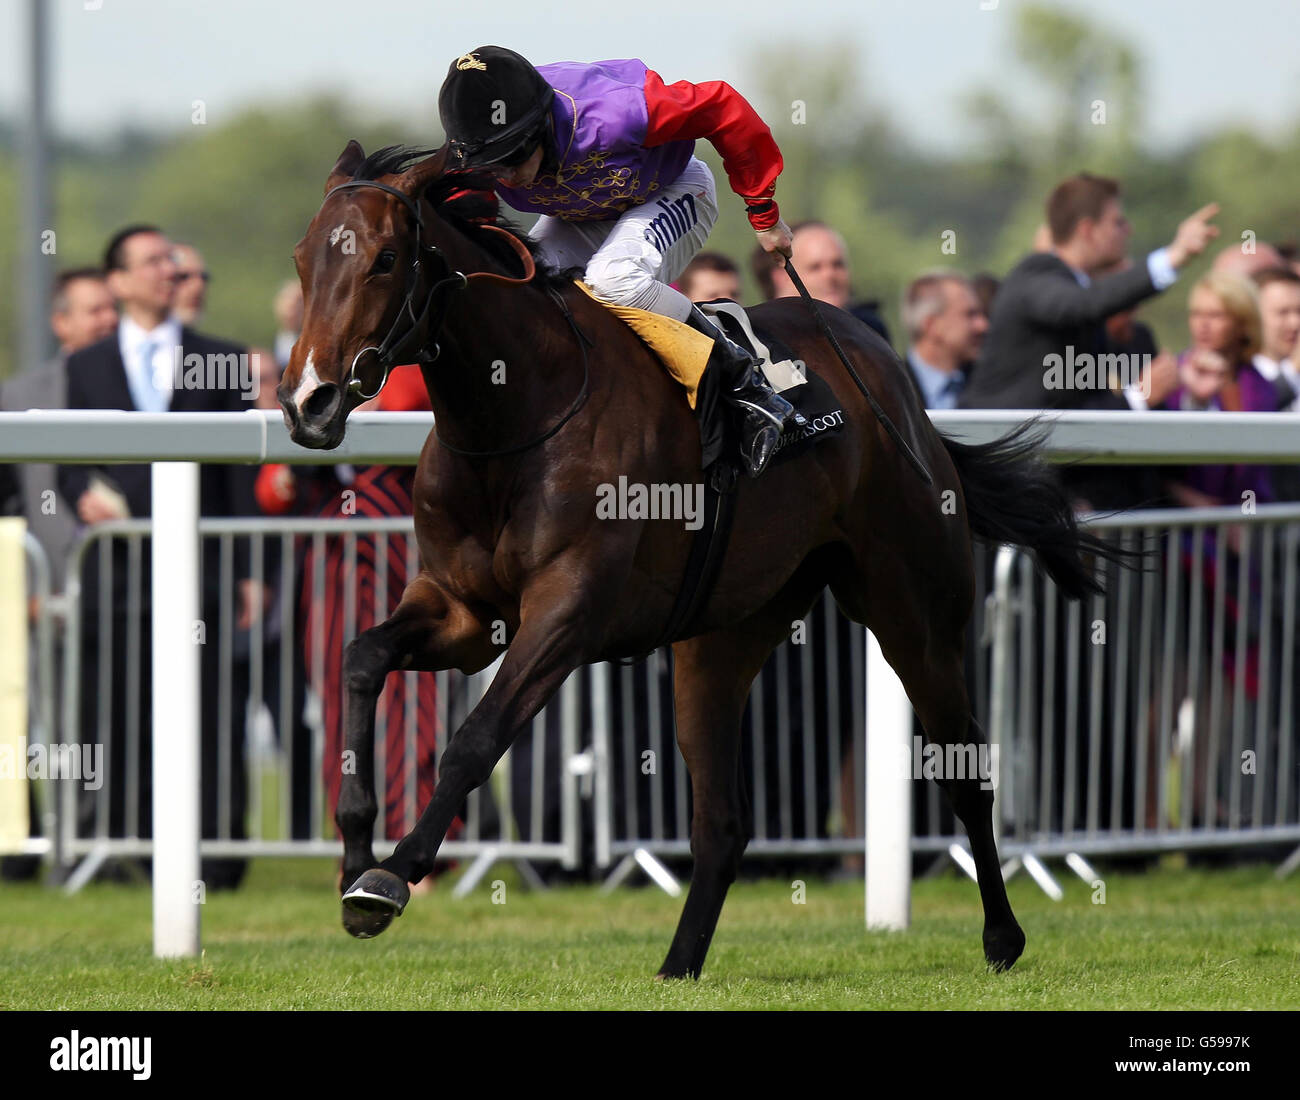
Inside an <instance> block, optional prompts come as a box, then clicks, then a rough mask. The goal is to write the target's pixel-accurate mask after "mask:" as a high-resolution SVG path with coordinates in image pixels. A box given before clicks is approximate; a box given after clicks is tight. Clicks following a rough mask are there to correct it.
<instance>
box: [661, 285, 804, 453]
mask: <svg viewBox="0 0 1300 1100" xmlns="http://www.w3.org/2000/svg"><path fill="white" fill-rule="evenodd" d="M686 323H687V324H688V325H690V326H691V328H693V329H695V330H696V331H698V332H702V333H704V335H705V336H707V337H709V339H711V340H712V341H713V342H714V345H715V346H714V352H713V355H712V356H711V357H710V359H709V362H710V363H714V362H716V363H717V369H720V370H721V371H722V382H723V388H722V393H723V398H724V399H725V400H726V401H727V402H728V403H729V404H731V405H733V406H735V407H736V408H737V409H739V410H740V411H741V412H742V413H743V414H744V415H743V418H742V421H741V445H740V446H741V453H742V454H743V455H744V458H745V462H746V464H747V466H748V468H749V476H750V477H758V475H759V474H761V473H762V472H763V468H764V467H765V466H766V465H767V463H768V460H769V459H771V457H772V453H773V451H775V450H776V445H777V442H778V441H779V440H780V438H781V433H782V432H783V431H795V430H798V429H802V428H806V427H807V426H808V421H807V420H805V419H804V417H803V416H802V415H801V414H800V413H798V412H797V411H796V410H795V407H794V406H793V405H791V404H790V402H789V401H787V400H786V399H785V398H784V397H782V396H781V395H780V394H779V393H777V392H776V391H775V390H774V389H772V386H771V384H770V383H769V382H768V380H767V377H766V376H765V375H764V374H763V371H762V369H761V368H760V367H759V364H758V361H757V360H756V359H754V357H753V356H752V355H750V354H749V352H747V351H746V350H745V349H744V348H743V347H741V346H740V345H739V344H737V343H736V342H735V341H733V340H732V339H731V338H730V337H729V336H728V335H727V334H726V332H724V331H723V329H722V326H721V325H719V324H715V323H714V322H713V321H712V320H711V319H710V318H709V317H708V316H707V315H706V314H705V313H704V312H703V311H702V310H701V309H700V307H699V306H696V305H693V306H691V313H690V316H689V317H688V318H687V319H686Z"/></svg>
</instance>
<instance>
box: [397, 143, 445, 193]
mask: <svg viewBox="0 0 1300 1100" xmlns="http://www.w3.org/2000/svg"><path fill="white" fill-rule="evenodd" d="M446 168H447V147H446V146H445V145H444V146H443V147H442V148H441V149H439V150H438V151H437V152H436V153H434V154H432V155H431V156H427V157H425V158H424V160H422V161H420V162H419V163H418V164H413V165H411V167H410V168H408V169H407V170H406V171H405V172H403V173H402V174H401V175H400V176H398V177H397V179H395V180H394V181H393V186H394V187H396V188H397V189H398V190H399V191H402V192H404V193H405V194H407V195H410V196H411V197H412V198H414V197H415V196H416V195H418V194H419V193H420V192H421V191H423V190H424V189H425V188H426V187H428V186H429V184H431V183H432V182H433V181H434V180H436V179H437V178H438V177H439V176H441V175H442V174H443V173H444V172H445V171H446Z"/></svg>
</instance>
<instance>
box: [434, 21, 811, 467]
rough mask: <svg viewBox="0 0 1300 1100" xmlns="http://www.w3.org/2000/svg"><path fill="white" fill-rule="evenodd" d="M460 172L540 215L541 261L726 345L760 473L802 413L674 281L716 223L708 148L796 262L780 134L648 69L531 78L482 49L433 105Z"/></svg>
mask: <svg viewBox="0 0 1300 1100" xmlns="http://www.w3.org/2000/svg"><path fill="white" fill-rule="evenodd" d="M438 113H439V115H440V116H441V119H442V126H443V130H444V131H445V132H446V135H447V142H448V146H449V148H448V153H449V155H450V161H449V165H450V167H452V168H453V169H458V170H483V171H485V172H489V173H491V175H492V176H493V177H494V179H495V190H496V192H497V194H498V195H500V197H501V198H502V199H504V200H505V202H506V203H508V204H509V205H510V206H512V207H514V208H515V209H516V210H524V211H532V212H535V213H537V214H540V215H541V217H540V218H538V220H537V223H536V225H535V226H534V227H533V229H532V236H533V238H534V239H535V240H536V241H537V242H538V244H539V245H540V252H541V256H542V258H543V260H545V261H546V262H547V263H549V264H551V266H553V267H556V268H559V269H561V270H563V269H565V268H569V267H582V268H583V269H584V271H585V276H584V277H585V280H586V282H587V284H588V286H590V288H591V290H592V292H593V293H594V294H595V295H596V297H597V298H599V299H601V300H602V301H606V302H610V303H612V304H615V305H620V306H631V307H634V308H637V309H645V310H650V311H652V312H654V313H660V314H664V315H666V316H668V317H672V318H674V319H675V320H677V321H682V322H685V323H686V324H688V325H690V326H691V327H692V328H695V329H697V330H699V331H700V332H702V333H704V334H705V335H706V336H708V337H709V338H710V339H711V340H713V341H714V342H715V347H714V351H713V354H712V356H711V357H710V360H709V364H710V366H714V365H715V364H716V366H717V367H718V368H720V371H721V373H720V376H719V377H720V379H721V380H722V383H723V386H722V390H723V397H724V399H725V400H727V401H729V402H730V403H731V404H732V405H734V406H735V407H736V408H737V409H738V410H740V412H741V413H742V417H741V420H742V424H743V429H742V437H743V438H742V441H741V449H742V452H743V454H744V458H745V460H746V463H747V465H748V468H749V474H750V476H751V477H757V476H758V475H759V473H761V472H762V470H763V467H764V466H766V465H767V462H768V459H770V458H771V456H772V452H773V450H774V449H775V447H776V444H777V441H778V440H779V438H780V435H781V432H782V431H783V430H785V429H793V428H799V427H803V426H805V422H804V420H803V417H801V416H800V415H799V414H798V413H797V412H795V410H794V407H793V406H792V405H791V404H790V403H789V402H788V401H787V400H786V399H785V398H783V397H782V396H781V395H780V394H778V393H776V392H775V391H774V390H773V389H772V388H771V386H770V385H769V384H768V382H767V379H766V377H765V376H764V375H763V372H762V370H760V369H759V366H758V363H757V362H756V361H755V360H754V359H753V358H752V357H751V356H750V355H749V354H748V353H747V352H746V351H745V350H744V349H743V348H741V347H740V346H739V345H737V344H735V343H733V342H732V341H731V340H730V339H729V338H728V337H727V336H726V334H725V333H724V332H723V331H722V330H721V328H720V327H719V326H717V325H715V324H714V323H713V322H712V321H710V320H709V318H708V317H707V316H705V314H704V313H702V312H701V311H700V309H699V307H698V306H696V305H694V304H693V303H692V302H691V301H690V299H688V298H687V297H686V296H685V295H684V294H681V293H679V292H678V291H676V290H674V289H673V288H672V287H670V286H668V283H669V281H670V280H672V279H675V278H676V277H677V276H678V275H679V274H680V273H681V271H682V269H683V268H684V267H685V266H686V265H687V264H688V263H689V262H690V260H691V258H692V257H693V256H694V255H695V253H696V252H698V251H699V250H700V248H701V247H702V246H703V245H704V242H705V240H706V239H707V238H708V235H709V231H710V230H711V229H712V228H713V224H714V222H715V221H717V218H718V202H717V191H716V188H715V186H714V182H713V174H712V172H710V171H709V168H708V166H707V165H706V164H705V163H704V162H703V161H701V160H698V159H697V158H696V157H695V156H694V155H693V153H694V149H695V139H696V138H708V139H709V141H711V142H712V143H713V145H714V146H715V147H716V148H717V150H718V152H719V153H721V154H722V162H723V166H724V168H725V169H726V172H727V178H728V181H729V182H730V184H731V187H732V190H734V191H735V192H736V194H738V195H739V196H740V197H741V198H743V199H744V200H745V203H746V210H747V211H748V213H749V221H750V224H751V225H752V226H753V227H754V230H755V232H757V234H758V239H759V242H760V243H761V244H762V246H763V248H765V249H766V250H767V251H768V252H780V253H782V254H783V255H785V256H789V255H790V250H791V240H790V230H789V228H788V227H787V226H786V224H785V223H784V222H783V221H782V220H781V216H780V212H779V211H778V209H777V205H776V202H775V201H774V200H773V198H772V195H773V193H774V192H775V190H776V177H777V175H778V174H779V173H780V171H781V168H782V162H781V153H780V151H779V150H778V149H777V147H776V142H775V141H773V140H772V132H771V131H770V130H769V129H768V127H767V126H766V124H765V123H764V122H763V120H762V119H761V118H759V117H758V114H757V113H756V112H755V111H754V109H753V108H752V107H751V106H750V105H749V104H748V103H747V102H746V101H745V100H744V99H742V98H741V97H740V95H738V94H737V93H736V92H735V91H734V90H733V89H732V88H731V87H730V86H729V85H727V84H724V83H722V82H712V83H708V84H688V83H687V82H685V81H680V82H678V83H676V84H667V85H666V84H664V82H663V81H662V80H661V79H660V78H659V76H658V74H656V73H654V72H652V71H650V70H649V69H647V68H646V67H645V65H644V64H643V63H642V62H640V61H635V60H627V61H600V62H596V63H594V64H582V63H577V62H561V63H558V64H554V65H542V66H540V67H539V68H534V67H533V66H532V65H531V64H530V63H529V62H528V61H527V60H526V59H525V58H523V57H521V56H520V55H519V54H517V53H515V52H514V51H513V50H508V49H505V48H504V47H501V46H482V47H480V48H479V49H477V50H474V51H472V52H471V53H467V54H464V55H462V56H461V57H459V58H457V59H456V60H455V61H453V62H452V64H451V68H450V69H449V70H448V72H447V79H446V80H445V81H444V82H443V85H442V90H441V92H440V93H439V95H438Z"/></svg>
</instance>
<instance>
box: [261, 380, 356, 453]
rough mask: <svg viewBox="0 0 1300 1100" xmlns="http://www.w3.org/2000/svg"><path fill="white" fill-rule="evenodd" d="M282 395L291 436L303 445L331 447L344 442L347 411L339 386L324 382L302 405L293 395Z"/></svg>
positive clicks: (324, 448) (283, 408)
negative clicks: (297, 403) (296, 402)
mask: <svg viewBox="0 0 1300 1100" xmlns="http://www.w3.org/2000/svg"><path fill="white" fill-rule="evenodd" d="M278 396H279V399H280V408H281V409H282V410H283V411H284V424H285V427H286V428H288V429H289V438H290V439H292V440H293V441H294V442H295V443H297V444H298V445H299V446H300V447H311V448H313V449H314V450H324V451H329V450H333V449H334V448H335V447H337V446H338V445H339V443H341V442H342V440H343V424H344V419H345V411H344V408H343V390H342V389H341V388H340V387H339V386H336V385H335V384H334V383H333V382H323V383H322V384H321V385H319V386H317V387H316V388H315V389H314V390H312V391H311V393H309V394H308V395H307V396H306V397H305V398H303V400H302V404H301V405H300V406H299V405H296V404H295V403H294V400H293V397H292V396H291V395H290V396H286V395H285V394H279V395H278Z"/></svg>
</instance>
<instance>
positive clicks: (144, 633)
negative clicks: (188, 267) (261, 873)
mask: <svg viewBox="0 0 1300 1100" xmlns="http://www.w3.org/2000/svg"><path fill="white" fill-rule="evenodd" d="M104 261H105V262H104V269H105V271H106V273H107V281H108V288H109V290H110V292H111V293H112V294H113V297H114V298H115V299H116V300H117V302H118V305H119V308H120V310H121V320H120V322H119V324H118V325H117V327H116V329H115V330H114V331H113V333H112V334H111V335H110V336H109V337H108V338H107V339H104V340H101V341H100V342H98V343H96V344H92V345H91V346H90V347H87V348H84V349H82V350H81V351H78V352H76V353H75V354H73V355H71V356H69V358H68V363H67V386H68V390H67V407H68V408H70V409H123V410H127V411H142V412H155V413H158V412H167V411H172V412H181V411H184V412H239V411H243V410H244V409H246V408H249V407H251V401H252V399H253V398H254V397H255V396H256V392H257V387H256V384H255V383H252V384H249V380H248V378H247V371H246V370H244V369H238V368H239V365H240V364H241V363H242V364H244V365H245V366H246V364H247V357H246V356H245V357H244V358H243V359H241V358H240V356H241V351H242V349H240V348H238V347H236V346H235V345H233V344H227V343H225V342H223V341H218V340H213V339H210V338H209V337H206V336H203V335H201V334H199V333H197V332H195V331H193V330H192V329H189V328H184V327H182V326H181V324H180V322H179V321H178V320H177V319H176V318H175V317H174V316H173V313H172V310H173V306H174V304H175V296H176V288H177V282H176V274H177V269H176V263H175V260H174V258H173V251H172V244H171V242H170V241H169V240H168V239H167V238H166V237H165V236H164V235H163V233H162V232H161V231H160V230H158V229H157V228H155V227H153V226H147V225H133V226H129V227H128V228H126V229H123V230H122V231H120V232H119V233H117V234H116V235H115V236H114V237H113V239H112V240H111V241H110V242H109V245H108V248H107V250H106V252H105V258H104ZM182 367H183V369H182ZM196 368H197V369H196ZM150 476H151V474H150V467H149V466H147V465H120V464H110V465H104V466H101V467H94V466H86V465H79V466H63V467H60V469H59V488H60V489H61V491H62V492H63V494H64V496H65V497H66V498H67V499H68V500H69V501H72V502H74V505H75V508H76V511H77V515H78V517H79V518H80V519H81V521H82V522H83V523H85V524H88V525H92V526H93V525H94V524H97V523H102V522H104V521H105V520H110V519H119V518H123V517H124V516H126V515H130V516H134V517H147V516H149V515H150V514H151V512H152V503H153V502H152V500H151V481H150ZM253 479H254V468H253V467H251V466H215V465H204V466H203V467H202V472H201V475H200V509H201V512H202V514H203V515H205V516H248V515H253V514H255V512H256V505H255V503H254V498H253ZM204 541H205V545H204V548H203V557H202V569H203V589H202V613H203V624H202V632H201V633H200V632H199V631H198V630H197V629H196V644H200V645H201V649H200V653H201V673H200V678H201V684H202V708H201V709H202V721H201V726H202V751H201V768H202V777H203V780H202V798H201V821H202V828H203V836H204V837H207V838H212V837H218V836H225V837H231V838H242V837H244V836H246V835H247V834H246V826H245V821H244V817H245V810H246V806H247V791H246V769H245V755H244V727H245V719H244V715H245V704H246V699H247V695H248V690H247V683H246V682H245V681H246V674H245V673H244V672H241V666H240V663H239V662H236V661H234V660H233V659H232V654H231V640H232V639H231V635H232V634H233V630H234V627H235V625H236V622H238V624H239V625H240V626H247V625H248V624H249V623H250V622H251V621H252V619H253V617H254V615H256V614H258V613H259V612H260V607H261V598H260V593H259V592H258V591H257V588H256V586H255V584H254V582H253V581H252V580H250V579H249V572H250V570H249V565H248V549H247V546H246V544H244V543H243V542H242V540H240V541H238V542H236V543H235V545H234V548H233V552H232V553H231V555H230V560H229V561H223V559H222V557H221V554H220V548H219V546H218V545H216V543H215V541H214V540H211V539H208V540H204ZM143 558H144V560H143V570H142V575H141V576H140V583H139V587H138V593H137V597H138V601H139V602H138V603H135V604H132V603H131V602H130V600H131V595H132V591H131V588H132V586H131V585H130V583H129V574H130V568H129V566H130V558H129V555H128V552H127V545H126V540H114V547H113V553H112V554H111V555H109V560H110V564H111V576H101V572H100V568H99V566H100V563H101V555H100V554H99V553H97V552H96V553H91V554H89V555H87V557H86V559H85V563H84V567H83V570H82V577H81V585H82V594H81V607H82V649H81V660H82V673H81V683H82V686H83V690H82V697H81V715H80V718H81V732H82V739H83V740H85V741H96V740H99V731H100V729H101V728H102V727H103V726H105V725H106V726H107V727H108V729H109V731H110V732H111V736H112V744H111V746H110V748H109V749H108V751H107V752H106V754H105V755H106V757H107V760H108V776H109V781H108V782H107V783H105V788H106V793H107V794H108V799H107V811H106V812H107V815H108V821H107V825H108V830H109V835H110V836H124V835H132V832H133V833H134V835H139V836H142V837H144V836H149V835H150V831H151V830H150V824H151V821H150V819H151V814H150V811H151V772H150V752H149V749H150V744H151V738H152V729H151V726H152V722H151V713H150V709H151V708H150V698H151V667H150V665H151V652H150V649H151V646H150V641H151V639H150V632H149V626H150V612H151V596H150V592H151V576H150V562H149V555H148V554H147V553H145V554H144V555H143ZM223 569H228V570H229V573H228V575H229V576H231V577H233V578H234V580H235V581H236V587H237V594H238V600H237V602H238V604H239V606H238V609H237V611H236V609H234V608H231V607H229V606H223V605H222V599H221V589H220V581H221V575H222V572H223ZM227 598H229V597H227ZM101 602H102V603H104V604H105V606H106V607H107V608H108V614H107V616H104V617H103V618H101V613H100V612H101V606H100V605H101ZM200 639H201V640H200ZM131 662H135V666H134V667H135V668H136V669H137V676H136V677H129V675H128V673H129V672H130V671H132V669H133V664H132V663H131ZM105 692H107V697H105V694H104V693H105ZM131 727H135V728H131ZM166 733H167V731H166V730H160V731H159V735H160V736H166ZM128 734H130V741H131V743H132V745H133V746H134V747H135V752H137V753H138V761H139V766H138V770H135V769H132V774H128V767H129V762H130V761H131V759H132V755H133V754H132V752H131V750H130V749H128V745H127V742H128ZM128 788H129V789H132V790H135V791H136V792H137V794H138V799H137V800H130V801H129V800H128V799H127V797H126V795H127V791H128ZM101 793H105V792H101ZM84 809H86V810H88V811H93V810H94V806H93V804H91V805H89V806H87V807H84ZM99 812H100V813H104V812H105V809H104V808H103V807H102V806H101V807H100V809H99ZM85 823H86V822H85V821H84V820H83V825H84V824H85ZM243 872H244V863H243V861H242V860H231V859H221V860H215V859H214V860H205V861H204V862H203V876H204V881H205V882H206V883H207V885H208V886H209V888H222V887H233V886H236V885H238V883H239V881H240V880H241V878H242V876H243Z"/></svg>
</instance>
